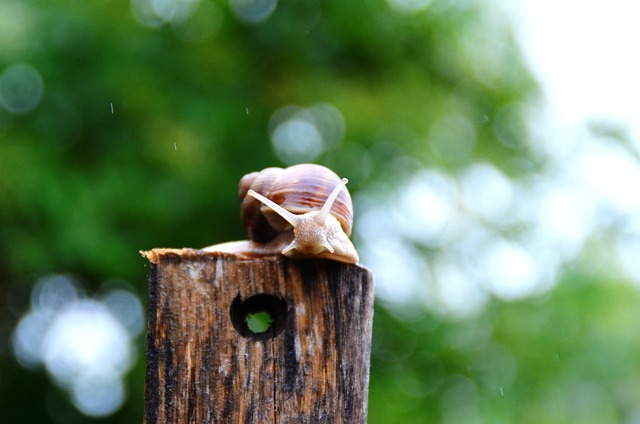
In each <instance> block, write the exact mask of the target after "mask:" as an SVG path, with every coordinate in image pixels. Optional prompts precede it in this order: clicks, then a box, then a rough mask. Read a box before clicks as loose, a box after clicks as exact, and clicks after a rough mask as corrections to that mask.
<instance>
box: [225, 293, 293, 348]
mask: <svg viewBox="0 0 640 424" xmlns="http://www.w3.org/2000/svg"><path fill="white" fill-rule="evenodd" d="M230 313H231V323H232V324H233V327H234V328H235V329H236V331H237V332H238V333H240V335H241V336H242V337H248V338H250V339H254V340H268V339H270V338H273V337H276V336H277V335H278V334H280V333H281V332H282V330H284V327H285V325H286V323H287V303H286V302H285V301H284V300H283V299H281V298H279V297H276V296H272V295H270V294H264V293H263V294H257V295H255V296H251V297H249V298H247V299H246V300H244V301H243V300H242V299H241V298H240V295H238V296H236V298H235V299H234V300H233V303H231V311H230Z"/></svg>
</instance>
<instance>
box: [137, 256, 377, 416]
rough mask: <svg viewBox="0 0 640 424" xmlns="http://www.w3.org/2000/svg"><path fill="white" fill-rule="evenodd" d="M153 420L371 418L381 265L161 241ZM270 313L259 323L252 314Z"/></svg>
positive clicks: (155, 273)
mask: <svg viewBox="0 0 640 424" xmlns="http://www.w3.org/2000/svg"><path fill="white" fill-rule="evenodd" d="M144 255H145V256H146V257H147V258H148V259H149V260H150V262H151V276H150V287H149V326H148V334H147V377H146V389H145V422H146V424H155V423H163V424H164V423H365V422H366V415H367V392H368V384H369V356H370V350H371V323H372V316H373V275H372V273H371V272H370V271H368V270H367V269H366V268H363V267H360V266H357V265H346V264H342V263H338V262H332V261H326V260H302V261H293V260H289V259H286V258H282V257H268V258H259V259H251V260H240V259H238V258H236V257H235V256H233V255H230V254H225V253H209V252H203V251H198V250H190V249H183V250H171V249H155V250H152V251H149V252H145V253H144ZM258 313H262V316H264V314H267V315H268V316H270V317H271V320H272V322H271V324H270V326H269V329H268V330H266V331H264V330H263V329H260V330H256V329H255V328H254V329H252V328H251V325H250V322H249V321H250V320H251V317H252V316H256V314H258Z"/></svg>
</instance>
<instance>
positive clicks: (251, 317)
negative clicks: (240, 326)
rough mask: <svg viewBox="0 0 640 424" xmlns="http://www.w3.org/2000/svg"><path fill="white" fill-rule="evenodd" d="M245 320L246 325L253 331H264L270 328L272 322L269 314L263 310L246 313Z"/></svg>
mask: <svg viewBox="0 0 640 424" xmlns="http://www.w3.org/2000/svg"><path fill="white" fill-rule="evenodd" d="M245 320H246V321H247V327H249V330H251V331H252V332H253V333H264V332H265V331H268V330H269V329H270V328H271V324H272V323H273V318H272V317H271V315H270V314H269V313H268V312H264V311H260V312H254V313H251V314H247V317H246V318H245Z"/></svg>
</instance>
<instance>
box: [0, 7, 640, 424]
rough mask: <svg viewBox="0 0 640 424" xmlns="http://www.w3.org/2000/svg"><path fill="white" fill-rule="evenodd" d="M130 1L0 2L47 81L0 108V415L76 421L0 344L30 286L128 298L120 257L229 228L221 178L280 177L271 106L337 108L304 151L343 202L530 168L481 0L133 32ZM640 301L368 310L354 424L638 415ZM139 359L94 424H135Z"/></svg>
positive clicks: (632, 293) (168, 23)
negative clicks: (368, 335) (336, 137)
mask: <svg viewBox="0 0 640 424" xmlns="http://www.w3.org/2000/svg"><path fill="white" fill-rule="evenodd" d="M143 3H144V2H143V1H138V0H135V1H132V2H128V1H127V2H125V1H121V2H115V1H89V2H87V1H74V0H64V1H58V2H51V1H45V0H4V1H3V2H2V4H0V72H2V71H3V69H6V68H7V67H9V66H10V65H12V64H14V63H27V64H29V65H30V66H32V67H33V68H35V69H36V70H37V71H38V72H39V74H40V76H41V77H42V80H43V83H44V93H43V96H42V99H41V101H40V102H39V104H38V105H37V107H35V108H34V109H33V110H32V111H30V112H28V113H17V114H16V113H11V112H9V111H7V110H5V109H2V108H0V205H1V207H0V223H1V226H0V282H1V284H2V286H0V301H1V305H2V306H0V322H2V324H1V327H0V348H1V357H0V410H1V411H2V415H3V418H2V421H3V422H6V423H31V422H33V423H36V422H37V423H44V422H57V423H84V422H90V421H92V420H91V419H90V418H88V417H84V416H82V415H81V414H80V413H79V412H77V411H76V410H75V409H74V408H73V406H71V404H70V403H69V401H68V399H67V398H66V394H65V392H64V391H62V390H60V389H58V388H56V387H55V386H54V385H53V384H52V383H51V382H50V381H49V380H48V379H47V377H46V374H45V373H44V372H42V370H39V371H38V370H36V371H27V370H24V369H22V368H21V367H20V366H19V365H18V364H17V363H16V361H15V360H14V359H13V356H12V349H11V343H10V334H11V331H12V329H13V327H14V326H15V324H16V322H17V320H18V319H19V316H20V314H22V313H23V312H24V311H25V310H26V309H27V307H28V298H29V288H30V287H31V286H32V285H33V283H34V282H35V281H36V279H37V278H39V277H41V276H44V275H47V274H51V273H70V274H73V275H76V276H78V277H79V278H81V279H82V280H83V281H84V283H85V284H86V286H87V287H88V289H89V291H91V290H98V289H99V288H100V287H101V285H102V284H103V282H105V281H108V280H111V279H119V280H125V281H127V282H128V283H130V284H131V285H132V286H133V287H134V288H135V290H136V291H137V292H138V294H139V295H140V296H141V297H142V298H143V299H144V298H145V296H146V280H147V275H146V274H147V270H148V268H147V266H146V264H145V261H144V260H143V259H142V258H141V257H139V255H138V253H137V252H138V250H140V249H148V248H152V247H161V246H169V247H182V246H192V247H200V246H206V245H209V244H213V243H217V242H222V241H227V240H234V239H241V238H245V235H244V232H243V230H242V227H241V224H240V220H239V213H238V200H237V195H236V187H237V182H238V180H239V179H240V177H241V176H242V175H244V174H245V173H247V172H250V171H254V170H258V169H262V168H264V167H267V166H274V165H275V166H282V165H284V164H283V163H282V162H281V161H280V160H279V159H278V157H277V156H276V155H275V154H274V151H273V149H272V146H271V143H270V141H269V131H268V128H269V118H270V116H271V115H272V114H273V113H274V112H275V111H276V110H278V109H279V108H281V107H283V106H286V105H292V104H293V105H301V106H303V107H307V106H310V105H313V104H317V103H322V102H326V103H329V104H331V105H333V106H334V107H335V108H337V109H338V110H339V111H340V112H341V113H342V115H343V117H344V120H345V122H346V128H347V132H346V136H345V138H344V140H343V141H342V142H341V143H338V144H335V145H333V146H329V148H327V149H326V150H325V151H324V152H323V153H322V155H321V156H319V157H318V158H317V159H316V161H317V162H319V163H322V164H325V165H327V166H329V167H331V168H333V169H334V170H335V171H336V172H337V173H338V174H339V175H346V176H348V177H349V178H350V180H351V184H350V190H351V192H352V193H358V191H359V190H364V189H365V188H366V187H370V186H373V185H382V186H383V187H386V188H388V189H390V190H397V189H398V188H397V187H396V184H397V183H398V182H399V181H400V180H401V178H402V177H403V176H406V175H408V174H410V173H411V172H413V171H415V170H417V169H420V168H421V167H425V166H426V167H430V166H434V167H439V168H441V169H446V170H449V171H451V172H454V171H455V170H456V169H459V168H461V167H463V166H465V165H467V164H469V163H470V162H472V161H474V160H484V161H487V162H489V163H492V164H494V165H495V166H496V167H497V168H499V169H502V170H504V171H505V173H507V174H508V175H511V176H514V177H515V176H518V175H522V174H525V173H528V172H532V171H534V170H535V169H537V168H539V167H540V166H542V164H541V163H540V162H539V160H538V158H536V157H534V156H533V155H532V154H531V152H530V151H529V150H528V148H527V143H525V142H524V140H526V138H527V136H528V134H527V131H526V127H525V125H524V124H523V122H522V121H521V120H520V119H521V118H519V117H518V116H516V115H514V114H511V115H509V120H508V121H506V122H505V118H504V112H505V110H510V109H508V108H509V107H512V106H514V105H518V104H521V103H522V102H525V101H527V100H529V99H531V97H532V96H533V95H535V91H536V86H535V83H534V80H533V78H532V76H531V75H530V73H529V71H528V70H527V69H526V66H525V65H524V62H523V60H522V58H521V56H520V54H519V52H518V49H517V45H516V44H515V42H514V36H513V33H512V30H511V28H510V27H509V24H508V23H507V22H506V21H505V20H504V19H501V18H500V17H496V16H495V15H494V14H492V12H491V11H490V10H488V9H487V7H489V6H488V5H486V4H484V2H474V1H461V2H455V1H447V0H432V1H430V2H424V3H425V7H424V8H421V9H419V10H417V11H415V12H411V13H409V12H406V11H402V10H398V9H397V8H394V7H392V6H391V5H392V4H401V2H397V1H396V2H389V3H387V2H384V1H382V0H370V1H359V2H358V1H356V2H352V1H338V0H330V1H322V2H320V1H313V0H310V1H302V2H285V1H281V2H280V3H278V5H277V8H276V10H275V12H274V13H273V15H272V16H271V17H270V18H269V19H267V20H266V21H264V22H262V23H257V24H250V23H247V22H243V21H242V20H241V19H239V18H238V17H237V16H235V15H234V13H233V11H232V10H231V9H230V7H229V4H228V3H227V2H222V1H212V0H201V1H199V2H198V1H194V2H165V3H167V4H181V3H184V4H191V5H193V7H196V9H195V12H193V13H192V14H191V15H190V16H189V18H188V19H186V20H180V19H178V18H176V17H175V16H174V17H173V18H167V19H165V20H164V21H163V20H162V19H160V18H159V17H158V16H156V17H155V18H154V19H155V20H148V21H146V22H147V25H144V24H143V23H141V22H140V19H139V18H138V19H136V12H135V11H136V4H143ZM156 3H157V4H162V2H156ZM405 3H406V4H410V3H411V2H405ZM419 3H420V2H416V4H419ZM139 13H140V12H138V14H139ZM149 23H153V25H149ZM448 114H460V115H464V116H465V117H466V118H467V119H468V120H469V121H470V122H471V123H472V125H473V128H474V130H475V133H476V140H477V142H476V144H475V145H474V146H471V147H470V148H467V147H468V146H467V147H465V146H464V145H461V146H460V151H458V152H454V153H455V154H452V153H451V152H450V151H449V150H447V148H448V147H447V146H437V145H436V146H433V145H429V144H428V143H427V141H426V140H427V134H428V133H429V131H431V129H432V126H433V124H434V122H436V121H437V120H438V119H439V118H440V117H442V116H446V115H448ZM454 147H455V146H454ZM465 149H466V150H465ZM356 213H357V212H356ZM356 219H357V216H356ZM365 265H366V264H365ZM639 301H640V299H639V296H638V293H637V291H636V290H635V289H633V288H632V287H631V286H629V285H627V284H625V283H624V282H621V281H613V280H612V279H611V278H608V277H607V276H604V275H600V276H592V275H584V274H582V273H581V272H580V270H579V269H578V270H575V271H573V272H570V273H567V274H566V275H565V276H564V277H563V278H562V281H560V282H559V284H558V286H557V288H555V289H554V290H552V291H551V292H549V293H547V294H545V295H544V296H542V297H537V298H535V299H528V300H521V301H517V302H511V303H504V302H500V301H497V300H495V301H491V302H489V304H488V306H487V308H486V309H485V310H484V312H483V313H481V314H480V315H479V316H478V317H476V318H474V319H470V320H465V319H460V320H443V319H442V318H441V317H439V316H437V315H435V314H433V313H431V312H428V311H426V310H425V311H422V312H421V313H419V314H411V318H410V319H405V320H401V319H398V318H397V317H396V315H394V314H393V313H390V312H389V311H387V310H386V309H384V308H383V307H378V308H377V310H376V315H375V323H374V344H373V354H372V374H371V386H370V406H369V410H370V414H369V422H371V423H385V424H387V423H394V422H397V423H425V422H447V423H465V422H486V423H508V422H522V423H540V422H545V423H568V422H582V423H605V422H631V421H633V420H634V419H636V420H637V418H638V416H640V410H638V409H637V406H636V403H637V402H635V399H636V398H637V397H638V395H640V381H639V380H638V379H637V378H634V376H637V375H639V374H638V372H639V371H640V369H639V368H640V363H639V360H638V357H637V355H634V353H635V352H637V349H638V347H639V346H640V340H639V336H638V333H637V332H635V331H631V329H633V328H634V327H635V325H636V323H637V318H638V315H637V311H638V306H639ZM139 348H140V352H139V361H138V364H137V366H136V368H135V369H134V371H133V372H131V373H130V374H129V376H128V387H127V390H128V401H127V402H126V404H125V406H124V407H123V408H122V409H121V410H119V411H118V412H117V413H115V414H114V415H112V416H110V417H108V418H103V419H101V420H100V421H102V422H109V423H134V422H140V421H141V419H142V410H143V398H142V396H143V385H144V350H143V342H142V340H140V341H139Z"/></svg>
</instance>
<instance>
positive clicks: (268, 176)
mask: <svg viewBox="0 0 640 424" xmlns="http://www.w3.org/2000/svg"><path fill="white" fill-rule="evenodd" d="M347 183H348V180H347V179H346V178H342V179H341V178H339V177H338V176H337V175H336V174H335V173H334V172H333V171H331V170H329V169H328V168H325V167H324V166H320V165H315V164H302V165H294V166H290V167H288V168H284V169H283V168H266V169H263V170H262V171H259V172H252V173H250V174H247V175H245V176H244V177H242V179H241V180H240V184H239V195H240V199H241V201H242V204H241V218H242V222H243V225H244V227H245V230H246V231H247V233H248V235H249V240H243V241H234V242H228V243H221V244H216V245H213V246H209V247H205V248H204V249H203V250H205V251H209V252H227V253H234V254H236V255H239V256H244V257H256V256H270V255H277V254H282V255H284V256H287V257H291V258H324V259H331V260H336V261H340V262H346V263H351V264H355V263H357V262H358V260H359V259H358V253H357V252H356V250H355V248H354V246H353V243H352V242H351V240H350V239H349V236H350V235H351V228H352V223H353V204H352V202H351V196H350V195H349V192H348V191H347V189H346V187H345V185H346V184H347Z"/></svg>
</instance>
